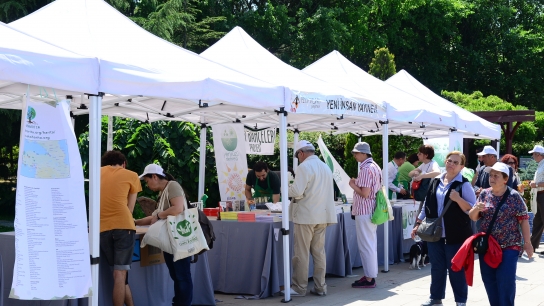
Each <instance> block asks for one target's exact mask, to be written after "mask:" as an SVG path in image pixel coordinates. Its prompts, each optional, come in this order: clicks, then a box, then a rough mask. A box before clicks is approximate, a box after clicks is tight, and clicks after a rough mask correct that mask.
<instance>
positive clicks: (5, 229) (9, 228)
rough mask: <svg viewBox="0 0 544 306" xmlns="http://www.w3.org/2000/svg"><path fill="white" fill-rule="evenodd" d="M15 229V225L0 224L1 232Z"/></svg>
mask: <svg viewBox="0 0 544 306" xmlns="http://www.w3.org/2000/svg"><path fill="white" fill-rule="evenodd" d="M14 230H15V229H14V228H13V227H9V226H1V225H0V233H3V232H13V231H14Z"/></svg>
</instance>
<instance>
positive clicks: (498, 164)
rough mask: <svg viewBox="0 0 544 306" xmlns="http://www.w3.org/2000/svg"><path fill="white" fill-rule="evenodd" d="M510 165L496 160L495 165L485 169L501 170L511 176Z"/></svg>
mask: <svg viewBox="0 0 544 306" xmlns="http://www.w3.org/2000/svg"><path fill="white" fill-rule="evenodd" d="M508 168H509V167H508V166H507V165H506V164H505V163H501V162H496V163H495V164H494V165H493V167H485V168H484V171H485V172H487V173H489V172H491V170H495V171H499V172H502V173H505V174H506V175H508V176H510V170H509V169H508Z"/></svg>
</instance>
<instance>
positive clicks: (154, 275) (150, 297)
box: [0, 232, 215, 306]
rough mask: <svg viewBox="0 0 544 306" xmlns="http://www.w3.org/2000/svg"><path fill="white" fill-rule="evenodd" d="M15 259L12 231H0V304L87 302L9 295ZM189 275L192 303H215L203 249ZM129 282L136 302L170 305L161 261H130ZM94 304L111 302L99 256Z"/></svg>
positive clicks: (107, 273)
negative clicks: (41, 299) (142, 265)
mask: <svg viewBox="0 0 544 306" xmlns="http://www.w3.org/2000/svg"><path fill="white" fill-rule="evenodd" d="M14 262H15V236H14V233H13V232H10V233H0V306H19V305H25V306H41V305H44V306H45V305H47V306H87V305H88V299H87V298H85V299H74V300H60V301H26V300H14V299H9V298H8V296H9V292H10V290H11V282H12V279H13V264H14ZM191 275H192V277H193V288H194V289H193V305H215V298H214V295H213V286H212V282H211V277H210V270H209V267H208V260H207V252H206V253H204V254H202V255H200V256H199V259H198V262H197V263H195V264H192V265H191ZM129 284H130V289H131V290H132V297H133V299H134V304H135V305H136V306H147V305H163V306H166V305H171V304H172V303H171V298H172V297H173V295H174V282H173V281H172V279H171V278H170V275H169V274H168V268H167V267H166V265H165V264H160V265H153V266H148V267H140V263H139V262H134V263H133V264H132V266H131V270H130V272H129ZM99 286H100V287H99V301H98V305H101V306H108V305H111V304H112V303H111V294H112V289H113V277H112V272H111V270H110V267H109V266H108V265H107V263H105V259H104V257H103V256H101V257H100V282H99Z"/></svg>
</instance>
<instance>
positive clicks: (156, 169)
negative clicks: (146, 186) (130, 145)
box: [140, 164, 166, 179]
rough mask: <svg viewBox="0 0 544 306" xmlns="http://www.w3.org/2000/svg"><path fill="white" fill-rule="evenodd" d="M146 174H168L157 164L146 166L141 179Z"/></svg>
mask: <svg viewBox="0 0 544 306" xmlns="http://www.w3.org/2000/svg"><path fill="white" fill-rule="evenodd" d="M146 174H158V175H161V176H166V175H164V170H162V167H161V166H159V165H155V164H149V165H147V166H145V169H144V173H142V175H140V179H142V178H143V177H144V175H146Z"/></svg>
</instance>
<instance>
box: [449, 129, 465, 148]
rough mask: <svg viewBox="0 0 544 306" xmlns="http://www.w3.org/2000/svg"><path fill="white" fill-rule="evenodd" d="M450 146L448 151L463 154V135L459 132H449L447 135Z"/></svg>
mask: <svg viewBox="0 0 544 306" xmlns="http://www.w3.org/2000/svg"><path fill="white" fill-rule="evenodd" d="M449 136H450V137H449V139H450V146H449V150H450V152H451V151H459V152H463V134H462V133H459V132H451V133H450V135H449Z"/></svg>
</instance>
